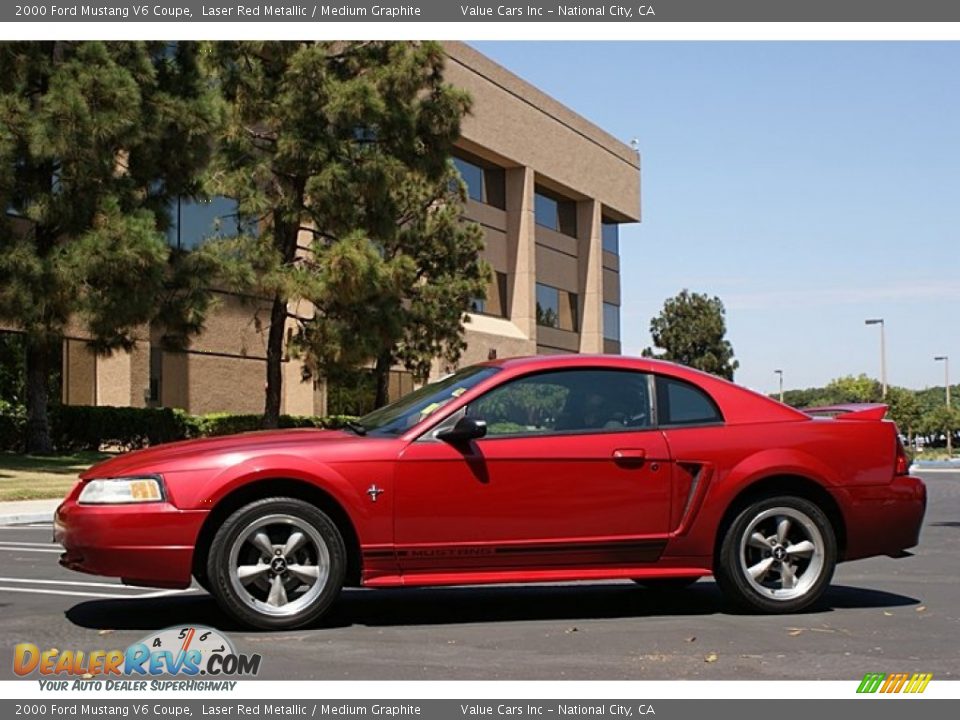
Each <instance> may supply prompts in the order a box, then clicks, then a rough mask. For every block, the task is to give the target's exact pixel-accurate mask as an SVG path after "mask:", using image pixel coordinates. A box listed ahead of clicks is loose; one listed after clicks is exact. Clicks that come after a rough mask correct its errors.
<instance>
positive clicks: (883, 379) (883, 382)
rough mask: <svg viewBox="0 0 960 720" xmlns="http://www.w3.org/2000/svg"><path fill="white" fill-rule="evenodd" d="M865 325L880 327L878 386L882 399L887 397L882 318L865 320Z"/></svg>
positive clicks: (885, 354) (885, 347) (885, 356)
mask: <svg viewBox="0 0 960 720" xmlns="http://www.w3.org/2000/svg"><path fill="white" fill-rule="evenodd" d="M864 323H865V324H866V325H879V326H880V385H881V387H882V388H883V397H884V398H886V397H887V339H886V337H885V335H884V326H883V318H871V319H870V320H865V321H864Z"/></svg>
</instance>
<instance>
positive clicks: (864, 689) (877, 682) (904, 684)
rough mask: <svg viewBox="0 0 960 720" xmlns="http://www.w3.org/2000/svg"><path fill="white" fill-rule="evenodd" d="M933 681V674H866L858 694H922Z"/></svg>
mask: <svg viewBox="0 0 960 720" xmlns="http://www.w3.org/2000/svg"><path fill="white" fill-rule="evenodd" d="M931 680H933V673H867V674H866V675H864V676H863V680H861V681H860V686H859V687H858V688H857V692H858V693H886V694H890V693H909V694H916V693H922V692H923V691H924V690H926V689H927V685H928V684H929V683H930V681H931Z"/></svg>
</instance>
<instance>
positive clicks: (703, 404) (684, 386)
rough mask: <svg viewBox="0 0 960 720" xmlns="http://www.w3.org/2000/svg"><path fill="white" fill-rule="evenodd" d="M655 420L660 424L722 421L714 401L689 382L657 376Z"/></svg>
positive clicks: (694, 423)
mask: <svg viewBox="0 0 960 720" xmlns="http://www.w3.org/2000/svg"><path fill="white" fill-rule="evenodd" d="M657 420H658V422H659V424H660V425H702V424H706V423H719V422H723V416H722V415H721V414H720V409H719V408H718V407H717V405H716V403H714V402H713V400H712V399H711V398H710V396H709V395H707V394H706V393H705V392H703V391H702V390H700V389H699V388H697V387H694V386H693V385H691V384H690V383H687V382H683V381H682V380H674V379H672V378H665V377H658V378H657Z"/></svg>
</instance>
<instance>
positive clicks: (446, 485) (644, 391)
mask: <svg viewBox="0 0 960 720" xmlns="http://www.w3.org/2000/svg"><path fill="white" fill-rule="evenodd" d="M651 388H652V380H651V378H650V376H649V375H647V374H645V373H639V372H635V371H629V370H619V369H617V370H613V369H600V368H593V369H590V368H588V369H583V368H579V369H566V370H558V371H549V372H540V373H535V374H531V375H527V376H523V377H520V378H514V379H512V380H508V381H506V382H505V383H503V384H502V385H499V386H497V387H496V388H494V389H492V390H490V391H489V392H487V393H486V394H484V395H483V396H481V397H480V398H478V399H477V400H475V401H473V402H471V403H470V404H469V405H468V406H467V407H465V408H463V409H461V410H460V411H459V412H458V413H456V414H455V415H454V416H452V417H451V418H448V419H447V420H446V421H445V422H444V423H442V424H441V427H440V429H443V428H444V427H449V426H452V424H453V423H455V422H456V420H457V419H459V418H460V417H462V416H463V415H469V416H471V417H473V418H476V419H479V420H483V421H485V422H486V426H487V434H486V436H485V437H483V438H481V439H479V440H473V441H470V442H468V443H461V444H451V443H448V442H444V441H441V440H438V439H436V438H435V435H436V431H434V432H432V433H429V434H428V435H426V436H424V437H421V438H420V439H419V440H417V441H415V442H413V443H411V444H410V445H409V446H408V447H407V448H406V449H405V450H404V451H403V453H402V455H401V457H400V459H399V462H398V469H397V476H396V491H395V493H396V495H395V500H396V505H395V523H394V527H395V541H396V547H397V553H398V561H399V563H400V567H401V570H403V571H404V572H416V571H428V570H435V571H441V570H463V569H467V568H475V569H481V568H487V569H497V568H502V569H508V568H514V569H515V568H524V567H530V568H534V567H536V568H550V567H557V568H561V567H587V566H630V565H636V564H638V563H646V562H652V561H654V560H656V559H657V558H658V557H659V555H660V552H661V550H662V548H663V545H664V539H665V536H666V534H667V532H668V529H669V528H668V524H669V515H670V482H671V480H670V477H671V468H670V462H669V454H668V450H667V444H666V441H665V439H664V437H663V435H662V433H661V432H660V431H659V430H657V429H656V428H655V427H654V424H653V422H652V407H651V402H650V398H651V395H652V393H651Z"/></svg>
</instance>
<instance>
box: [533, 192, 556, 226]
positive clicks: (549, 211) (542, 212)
mask: <svg viewBox="0 0 960 720" xmlns="http://www.w3.org/2000/svg"><path fill="white" fill-rule="evenodd" d="M533 212H534V216H535V217H536V219H537V225H543V226H544V227H548V228H550V229H551V230H558V231H559V230H560V209H559V203H558V202H557V201H556V200H554V199H553V198H551V197H547V196H546V195H541V194H540V193H536V194H535V195H534V197H533Z"/></svg>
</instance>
